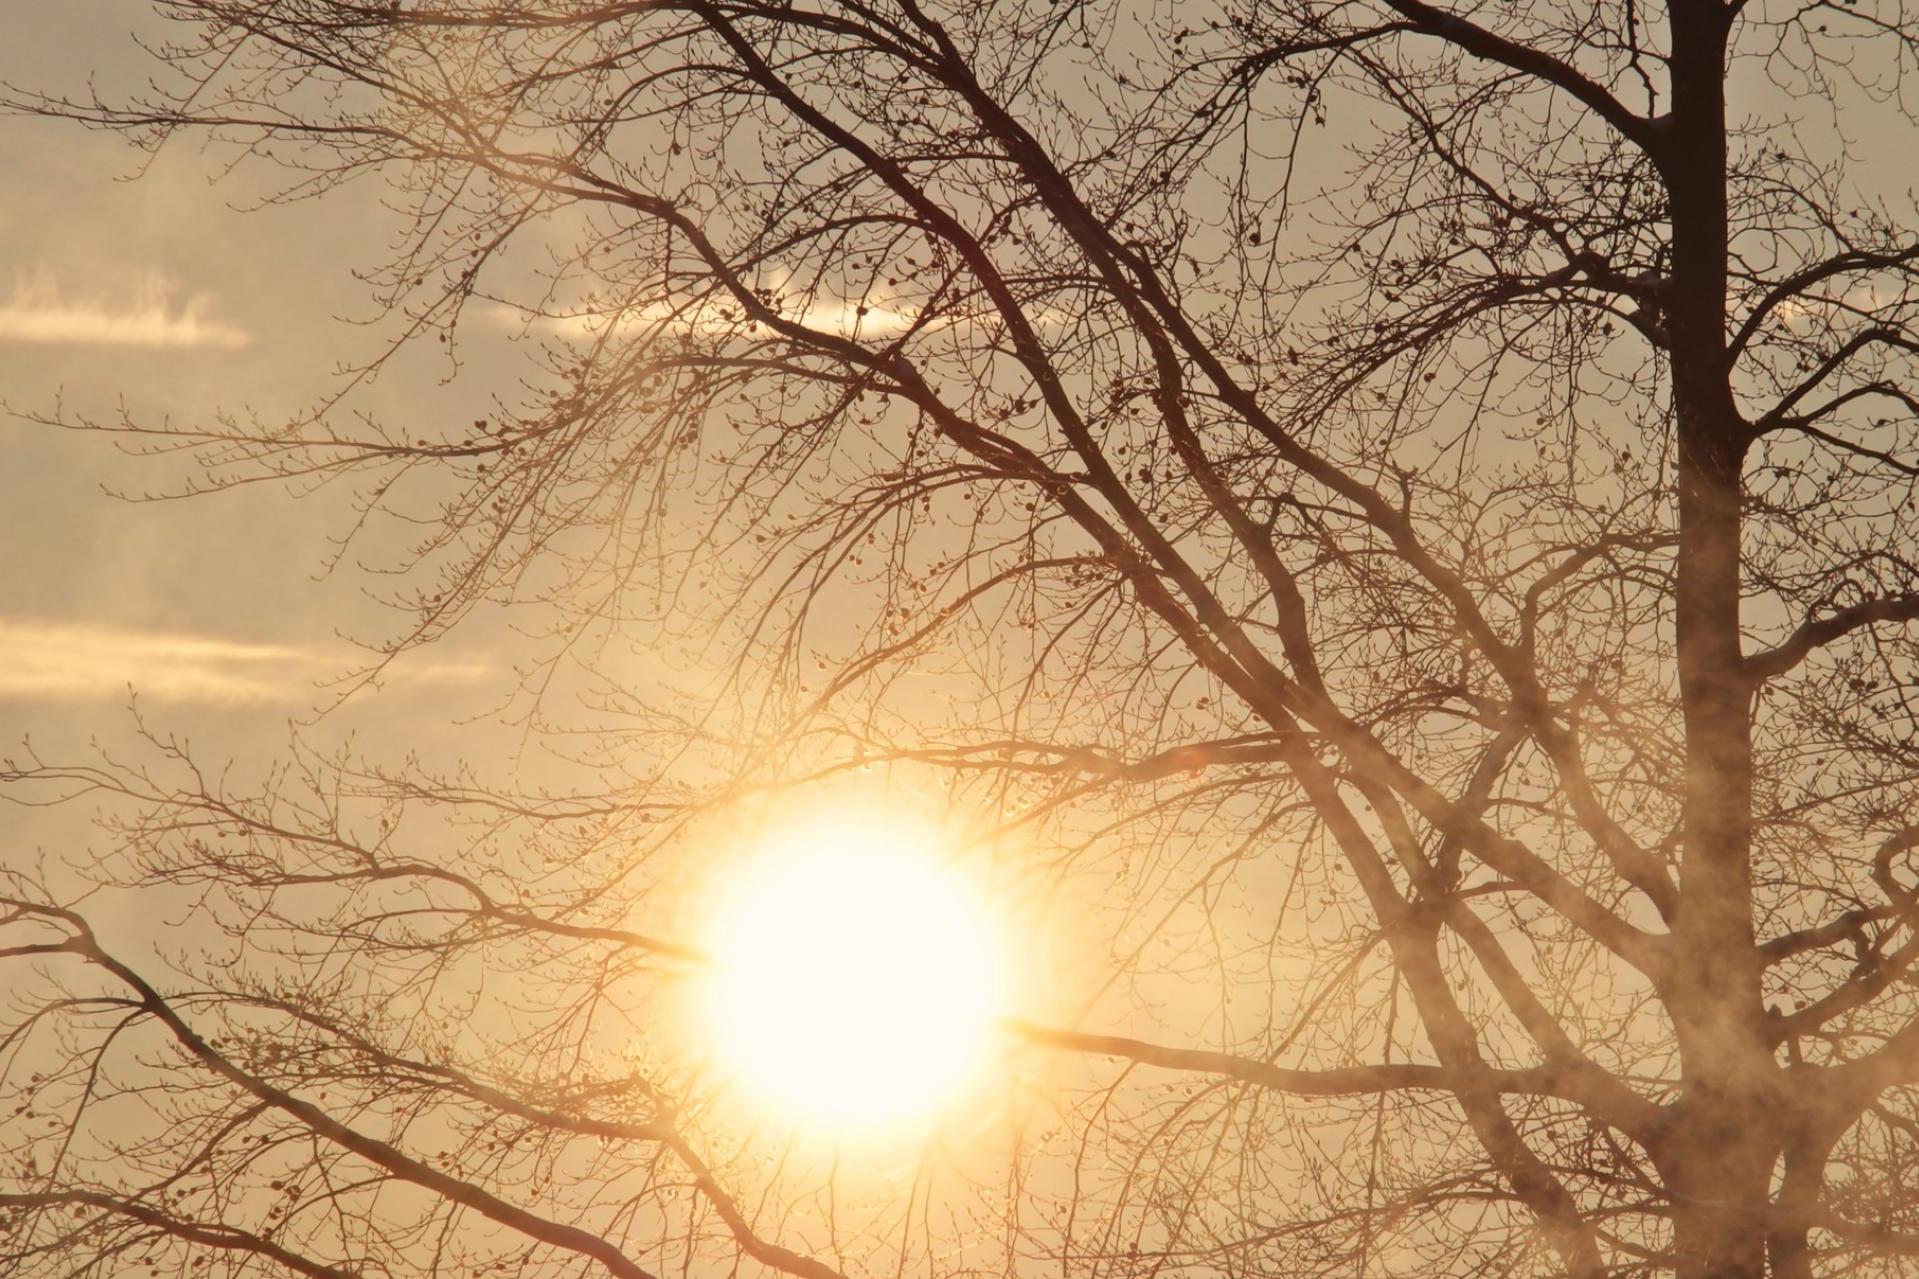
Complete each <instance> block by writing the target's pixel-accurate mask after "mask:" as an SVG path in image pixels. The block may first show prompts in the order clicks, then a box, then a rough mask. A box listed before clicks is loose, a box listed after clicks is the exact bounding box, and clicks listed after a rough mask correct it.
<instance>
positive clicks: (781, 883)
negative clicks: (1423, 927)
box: [701, 818, 1006, 1135]
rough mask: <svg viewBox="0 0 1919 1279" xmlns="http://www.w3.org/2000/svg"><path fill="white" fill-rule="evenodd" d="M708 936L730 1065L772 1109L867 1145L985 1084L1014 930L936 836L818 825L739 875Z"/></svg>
mask: <svg viewBox="0 0 1919 1279" xmlns="http://www.w3.org/2000/svg"><path fill="white" fill-rule="evenodd" d="M704 931H705V935H704V937H703V943H704V950H705V952H706V954H707V955H708V957H709V959H710V964H711V967H710V970H709V972H708V973H707V975H706V977H705V979H704V981H703V983H702V984H703V986H704V990H703V996H702V999H701V1004H702V1007H703V1010H704V1015H705V1020H706V1022H707V1031H708V1036H709V1042H710V1045H711V1047H712V1049H713V1050H714V1054H715V1057H716V1059H717V1062H718V1064H719V1065H720V1067H721V1068H722V1069H723V1070H724V1071H725V1073H726V1074H727V1076H728V1077H729V1078H730V1079H731V1080H732V1081H733V1082H734V1083H736V1084H737V1085H738V1086H739V1088H740V1089H741V1090H742V1091H743V1092H744V1094H745V1095H746V1096H747V1097H748V1098H749V1099H750V1100H751V1101H752V1103H754V1105H755V1107H756V1108H757V1109H760V1110H762V1111H764V1112H768V1113H770V1114H771V1115H772V1116H773V1117H775V1118H777V1119H780V1120H782V1121H784V1122H787V1123H790V1124H792V1125H794V1126H796V1127H808V1128H816V1129H818V1128H823V1129H827V1130H830V1131H832V1132H834V1133H836V1134H844V1135H855V1134H860V1133H868V1134H870V1133H876V1132H887V1131H897V1130H899V1129H901V1128H902V1127H907V1126H912V1125H914V1124H918V1123H924V1122H926V1121H928V1120H930V1119H933V1118H936V1117H937V1116H938V1115H939V1114H940V1112H942V1111H943V1110H944V1109H946V1107H948V1106H949V1105H951V1104H952V1103H953V1102H955V1101H956V1100H957V1098H958V1097H959V1096H960V1095H961V1094H962V1093H963V1092H964V1091H965V1090H966V1088H967V1086H968V1085H969V1084H972V1083H976V1082H977V1081H978V1079H979V1077H980V1074H981V1072H982V1069H983V1067H984V1066H985V1064H986V1061H987V1058H988V1056H989V1054H990V1051H991V1049H992V1047H993V1044H994V1041H995V1028H996V1024H997V1022H998V1020H999V1018H1000V1016H1001V1012H1002V1001H1003V999H1004V997H1005V994H1006V991H1005V977H1006V972H1005V963H1004V957H1003V953H1002V949H1001V938H1000V936H999V930H998V929H997V928H996V927H995V921H994V919H993V915H992V912H991V911H990V910H988V908H987V903H986V901H985V898H984V897H983V895H982V894H981V892H980V891H979V887H978V885H977V884H976V883H975V882H974V881H973V880H972V879H971V878H970V877H969V876H967V875H966V874H964V873H963V872H962V871H961V870H960V869H959V867H958V866H957V865H956V864H955V863H954V861H953V860H952V859H951V858H950V857H949V856H947V855H946V854H945V850H944V849H943V846H942V840H941V839H940V838H939V835H938V833H937V832H936V831H933V830H930V829H928V828H925V827H922V826H918V825H915V824H913V823H910V822H902V821H893V820H886V821H876V820H852V819H847V818H837V819H832V820H825V821H815V822H809V823H806V824H804V825H802V826H799V827H798V828H797V829H791V830H787V831H785V832H783V833H781V834H779V835H777V836H775V837H773V838H771V839H769V840H768V841H766V842H765V843H764V844H762V845H761V846H760V847H759V849H758V850H757V851H756V853H755V855H754V856H752V857H750V858H748V859H747V860H746V861H745V862H744V864H743V865H742V866H741V867H739V868H738V871H737V873H736V874H734V875H732V876H730V877H729V878H728V880H727V882H726V884H725V885H724V887H723V889H722V891H720V892H719V893H718V894H717V901H716V902H715V904H714V908H713V910H712V913H711V917H710V921H709V923H708V925H707V927H706V929H705V930H704Z"/></svg>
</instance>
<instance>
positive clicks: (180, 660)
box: [0, 617, 488, 703]
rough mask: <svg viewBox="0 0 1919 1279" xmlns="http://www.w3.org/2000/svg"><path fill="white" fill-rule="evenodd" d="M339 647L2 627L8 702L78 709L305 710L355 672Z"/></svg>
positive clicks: (30, 624)
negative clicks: (124, 702) (246, 706)
mask: <svg viewBox="0 0 1919 1279" xmlns="http://www.w3.org/2000/svg"><path fill="white" fill-rule="evenodd" d="M356 657H357V658H358V659H360V660H364V657H365V655H364V654H357V653H355V652H354V651H352V650H348V649H346V648H344V647H343V646H339V645H324V646H321V645H311V646H309V645H296V644H251V643H245V642H242V641H238V640H229V639H221V638H218V637H215V636H208V635H187V634H180V633H174V632H167V631H142V630H132V629H126V628H121V627H113V626H95V625H91V624H88V623H81V622H48V621H38V620H32V619H25V618H6V617H0V698H7V697H11V698H31V699H36V700H43V701H76V700H88V699H97V698H121V697H125V696H126V694H127V689H128V688H129V687H131V688H132V689H133V690H134V691H135V692H137V693H139V694H140V695H141V696H143V697H150V698H155V699H161V700H166V701H183V702H222V703H244V702H254V703H258V702H303V701H309V700H311V699H312V697H313V695H314V691H315V684H316V683H317V682H318V681H322V680H326V679H328V678H331V677H333V676H336V675H338V674H340V673H341V672H342V671H344V670H347V669H348V668H350V667H351V666H352V665H353V664H354V663H355V659H356ZM487 671H488V668H487V666H486V665H485V664H484V663H480V662H464V661H453V660H435V659H432V658H430V657H422V656H415V657H412V658H409V659H408V660H406V661H405V662H403V663H402V664H401V665H400V666H399V667H398V668H396V669H395V670H394V671H393V672H392V673H391V674H390V675H389V676H387V677H383V678H384V679H385V682H387V683H413V682H436V683H444V682H465V681H470V680H474V679H478V678H480V677H481V676H483V675H485V674H486V673H487Z"/></svg>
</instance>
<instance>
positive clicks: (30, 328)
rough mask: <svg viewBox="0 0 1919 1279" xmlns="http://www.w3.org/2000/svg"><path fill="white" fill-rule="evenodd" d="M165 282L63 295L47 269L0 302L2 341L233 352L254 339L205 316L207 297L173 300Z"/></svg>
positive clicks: (158, 280)
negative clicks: (106, 293) (120, 292)
mask: <svg viewBox="0 0 1919 1279" xmlns="http://www.w3.org/2000/svg"><path fill="white" fill-rule="evenodd" d="M169 292H170V290H169V289H168V287H167V284H166V281H165V280H164V279H162V278H161V277H160V276H158V275H148V276H147V278H146V280H145V281H144V282H143V283H142V284H141V285H140V287H139V288H138V289H136V290H134V291H133V292H132V293H131V294H130V295H129V296H127V297H124V298H121V299H117V300H116V299H112V298H100V297H93V298H82V299H74V298H65V297H63V296H62V295H61V292H60V289H59V286H58V285H57V284H56V283H55V281H54V278H53V275H52V273H51V272H47V271H42V272H40V273H39V274H37V275H34V276H33V277H31V278H30V279H23V280H17V281H15V283H14V287H13V296H12V297H11V298H10V299H9V300H8V301H7V302H6V304H5V305H0V341H14V342H45V343H61V344H68V345H90V346H147V347H215V348H224V349H228V350H231V349H233V348H236V347H242V346H245V345H246V344H247V343H249V342H251V341H252V340H253V338H252V335H251V334H249V333H247V332H246V331H245V330H243V329H237V328H235V327H233V326H232V325H230V324H224V323H222V322H220V321H219V320H215V319H212V318H210V317H209V316H208V315H207V308H208V307H209V305H211V302H210V299H208V298H206V297H204V296H195V297H190V298H188V299H186V301H184V302H182V303H179V304H178V305H176V304H174V303H173V301H172V300H171V299H170V297H169V296H168V294H169Z"/></svg>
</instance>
